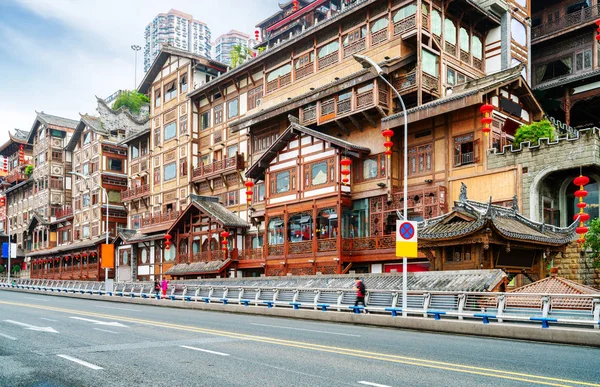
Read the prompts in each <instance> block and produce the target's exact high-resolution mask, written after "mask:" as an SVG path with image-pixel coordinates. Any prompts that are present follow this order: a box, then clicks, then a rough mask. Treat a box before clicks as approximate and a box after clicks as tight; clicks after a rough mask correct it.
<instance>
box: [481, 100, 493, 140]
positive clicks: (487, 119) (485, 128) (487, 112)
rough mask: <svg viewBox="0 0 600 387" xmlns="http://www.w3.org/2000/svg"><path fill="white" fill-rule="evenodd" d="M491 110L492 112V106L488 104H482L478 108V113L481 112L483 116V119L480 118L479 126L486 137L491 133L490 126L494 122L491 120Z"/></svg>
mask: <svg viewBox="0 0 600 387" xmlns="http://www.w3.org/2000/svg"><path fill="white" fill-rule="evenodd" d="M493 110H494V106H493V105H490V104H489V103H486V104H483V105H481V107H480V108H479V111H480V112H481V114H483V117H481V125H482V129H481V131H482V132H483V134H485V135H486V136H487V135H488V134H489V133H490V132H491V131H492V129H491V128H490V124H491V123H492V121H493V120H494V119H493V118H492V111H493Z"/></svg>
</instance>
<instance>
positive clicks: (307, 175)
mask: <svg viewBox="0 0 600 387" xmlns="http://www.w3.org/2000/svg"><path fill="white" fill-rule="evenodd" d="M322 163H325V165H326V166H327V167H326V173H327V180H326V181H325V182H324V183H321V184H313V167H315V166H316V165H317V164H322ZM331 168H333V170H334V172H333V174H332V173H331ZM303 170H304V189H305V190H311V189H320V188H324V187H330V186H333V185H334V184H335V182H336V167H335V157H327V158H324V159H319V160H315V161H311V162H310V163H307V164H304V166H303ZM332 175H333V176H332Z"/></svg>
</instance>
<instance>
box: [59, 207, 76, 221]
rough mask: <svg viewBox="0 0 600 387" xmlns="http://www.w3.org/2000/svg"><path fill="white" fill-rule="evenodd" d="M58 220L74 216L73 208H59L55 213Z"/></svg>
mask: <svg viewBox="0 0 600 387" xmlns="http://www.w3.org/2000/svg"><path fill="white" fill-rule="evenodd" d="M55 214H56V219H62V218H67V217H69V216H73V207H64V208H57V209H56V211H55Z"/></svg>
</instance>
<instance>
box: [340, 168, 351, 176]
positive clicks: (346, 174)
mask: <svg viewBox="0 0 600 387" xmlns="http://www.w3.org/2000/svg"><path fill="white" fill-rule="evenodd" d="M340 173H341V174H342V175H344V176H348V175H349V174H350V171H349V170H347V169H343V170H342V171H340Z"/></svg>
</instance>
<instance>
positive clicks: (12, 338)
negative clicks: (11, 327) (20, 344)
mask: <svg viewBox="0 0 600 387" xmlns="http://www.w3.org/2000/svg"><path fill="white" fill-rule="evenodd" d="M0 336H2V337H4V338H7V339H9V340H16V339H17V338H16V337H12V336H9V335H5V334H4V333H0Z"/></svg>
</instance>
